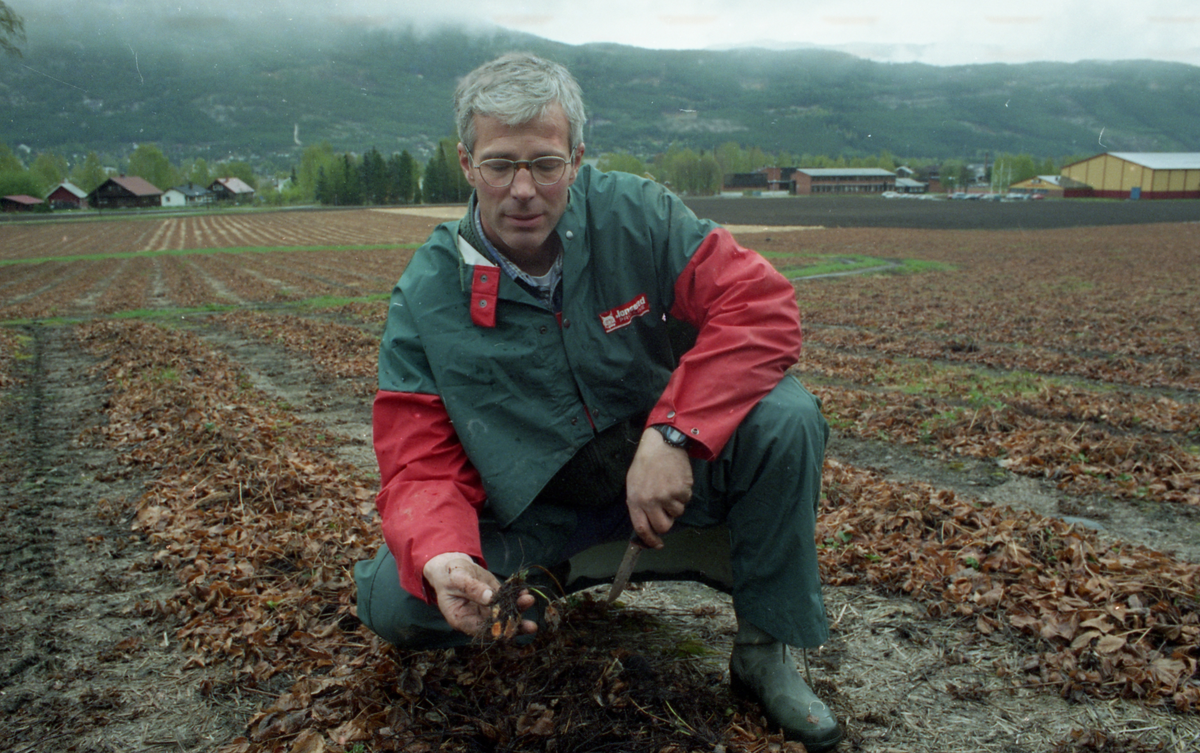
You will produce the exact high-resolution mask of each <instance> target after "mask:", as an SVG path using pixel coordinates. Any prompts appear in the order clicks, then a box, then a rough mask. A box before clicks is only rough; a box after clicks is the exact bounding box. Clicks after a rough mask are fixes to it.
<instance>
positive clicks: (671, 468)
mask: <svg viewBox="0 0 1200 753" xmlns="http://www.w3.org/2000/svg"><path fill="white" fill-rule="evenodd" d="M691 499H692V464H691V461H690V460H689V459H688V454H687V451H686V450H684V449H682V448H679V447H672V446H671V445H669V444H667V443H666V442H664V441H663V438H662V435H661V434H659V433H658V432H657V431H656V430H654V429H646V430H645V431H643V432H642V439H641V441H640V442H638V448H637V452H636V453H635V454H634V456H633V464H632V465H630V466H629V473H627V474H626V475H625V504H626V505H628V506H629V520H630V521H631V522H632V523H633V530H635V531H637V534H638V536H640V537H641V539H642V542H643V543H645V544H646V546H649V547H652V548H654V549H661V548H662V545H663V542H662V539H661V538H659V536H661V535H662V534H665V533H666V532H667V531H669V530H671V526H672V525H674V523H675V518H678V517H679V516H680V515H683V511H684V510H685V509H687V504H688V502H689V501H691Z"/></svg>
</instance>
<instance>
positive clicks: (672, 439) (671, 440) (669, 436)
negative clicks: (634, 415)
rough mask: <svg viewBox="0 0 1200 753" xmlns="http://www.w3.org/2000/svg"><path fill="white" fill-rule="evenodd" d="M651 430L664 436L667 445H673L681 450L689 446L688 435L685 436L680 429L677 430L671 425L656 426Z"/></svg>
mask: <svg viewBox="0 0 1200 753" xmlns="http://www.w3.org/2000/svg"><path fill="white" fill-rule="evenodd" d="M650 428H652V429H654V430H655V431H657V432H658V433H659V434H662V438H663V441H664V442H666V443H667V444H669V445H671V446H672V447H678V448H680V449H687V446H688V436H687V434H684V433H683V432H682V431H680V430H679V429H676V428H675V427H674V426H670V425H669V424H654V425H653V426H652V427H650Z"/></svg>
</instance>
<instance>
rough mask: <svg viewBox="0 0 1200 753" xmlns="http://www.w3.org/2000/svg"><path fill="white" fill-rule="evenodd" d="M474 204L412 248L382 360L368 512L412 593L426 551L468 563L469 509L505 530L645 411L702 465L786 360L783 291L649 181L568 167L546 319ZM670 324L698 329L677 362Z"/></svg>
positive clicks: (791, 351) (727, 238) (795, 341)
mask: <svg viewBox="0 0 1200 753" xmlns="http://www.w3.org/2000/svg"><path fill="white" fill-rule="evenodd" d="M474 207H475V202H474V197H473V198H472V201H471V204H470V206H469V208H468V212H467V215H466V217H464V219H463V220H461V221H459V222H450V223H446V224H443V225H441V226H439V227H438V228H437V229H436V230H435V231H434V232H433V234H432V235H431V236H430V238H429V240H428V241H427V242H426V243H425V245H424V246H422V247H421V248H420V249H418V250H417V252H416V253H415V254H414V256H413V258H412V261H411V262H409V265H408V267H407V268H406V269H405V271H404V274H403V275H402V276H401V278H400V281H399V283H398V284H397V285H396V288H395V290H394V291H393V293H392V298H391V306H390V308H389V314H388V321H387V328H386V330H385V332H384V336H383V342H382V346H381V350H380V360H379V394H378V395H377V396H376V400H375V407H374V419H373V423H374V435H375V450H376V455H377V457H378V459H379V465H380V475H381V484H382V488H381V491H380V494H379V497H378V499H377V505H378V508H379V511H380V515H381V518H382V521H383V533H384V538H385V541H386V542H387V544H388V548H389V549H390V550H391V551H392V553H393V554H394V555H395V556H396V560H397V563H398V566H399V568H400V577H401V584H402V585H403V586H404V587H405V589H406V590H408V591H409V592H410V593H413V594H414V595H417V596H421V597H422V598H425V599H426V600H429V599H430V598H431V592H430V591H429V590H428V589H427V586H426V584H425V583H424V580H423V577H422V575H421V572H422V569H423V568H424V565H425V562H427V561H428V560H429V559H430V558H432V557H433V556H435V555H437V554H440V553H443V552H447V551H458V552H464V553H466V554H470V555H471V556H473V557H475V558H476V559H477V560H479V561H480V562H482V554H481V552H480V551H479V533H478V514H479V512H480V511H481V510H482V509H483V507H484V506H485V505H486V506H487V507H488V508H490V512H491V513H492V514H493V515H494V516H495V517H496V519H497V520H498V521H499V522H500V523H501V525H507V524H509V523H511V522H512V521H513V520H514V519H516V517H517V516H518V515H520V514H521V513H522V512H523V511H524V510H525V509H526V508H527V507H528V505H529V504H530V503H531V502H532V501H533V500H534V498H535V497H536V496H537V495H538V492H539V491H541V489H542V488H543V487H544V486H545V485H546V483H547V482H548V481H549V480H550V479H551V478H552V477H553V476H554V474H555V473H556V472H557V471H558V470H559V469H560V468H561V467H562V466H563V465H564V464H565V463H566V462H567V461H568V460H570V459H571V457H572V456H573V455H574V454H575V453H576V452H578V451H579V450H580V448H582V447H583V446H584V445H585V444H587V443H588V442H589V441H590V440H591V439H592V438H593V437H595V436H596V434H597V433H598V432H600V431H603V430H604V429H606V428H608V427H610V426H612V425H614V424H616V423H619V422H623V421H628V420H630V419H637V420H641V417H644V416H647V415H648V416H649V418H648V419H646V423H647V425H649V424H660V423H662V424H670V425H673V426H675V427H676V428H678V429H680V430H681V431H684V432H685V433H686V434H687V435H688V436H689V437H690V438H691V439H692V440H693V441H692V443H691V447H692V449H691V450H690V451H691V452H692V454H693V455H696V456H698V457H701V458H705V459H712V458H714V457H715V456H716V455H717V454H718V453H719V452H720V451H721V448H722V447H723V446H724V444H725V441H726V440H728V438H729V437H730V436H731V435H732V433H733V431H734V430H735V429H736V428H737V426H738V424H739V423H740V421H741V420H742V418H744V416H745V415H746V413H748V412H749V410H750V409H751V408H752V407H753V406H754V405H755V404H756V403H757V402H758V400H760V399H761V398H762V397H763V396H764V395H765V394H766V393H767V392H769V391H770V390H771V389H772V388H773V387H774V386H775V385H776V384H777V383H778V382H779V380H780V379H781V378H782V376H783V374H784V372H785V371H786V369H787V368H788V367H789V366H790V365H792V364H793V363H795V361H796V359H797V358H798V355H799V349H800V327H799V312H798V310H797V307H796V303H795V292H794V289H793V288H792V286H791V284H790V283H789V282H788V281H787V280H786V279H785V278H784V277H783V276H782V275H780V274H779V273H778V272H777V271H776V270H775V269H774V268H773V267H772V266H771V265H770V264H769V263H767V262H766V261H765V260H764V259H763V258H762V257H761V256H759V255H758V254H756V253H755V252H753V251H750V250H748V249H745V248H742V247H741V246H739V245H738V244H737V243H736V242H735V241H734V240H733V237H732V236H731V235H730V234H729V233H728V232H727V231H725V230H724V229H722V228H720V227H718V226H717V225H716V224H715V223H713V222H711V221H707V220H700V219H697V218H696V216H695V215H694V214H693V213H692V212H691V210H689V209H688V208H687V207H686V206H684V204H683V202H681V201H680V200H679V199H678V197H676V196H675V195H674V194H672V193H670V192H669V191H667V190H666V189H664V188H663V187H662V186H660V185H659V184H657V183H655V182H653V181H648V180H644V179H641V178H638V177H636V176H632V175H627V174H623V173H602V172H599V171H596V170H594V169H592V168H590V167H583V168H582V169H581V170H580V172H579V175H578V177H577V179H576V181H575V183H574V185H573V186H572V187H571V189H570V195H569V201H568V206H567V209H566V211H565V213H564V215H563V217H562V219H561V220H560V221H559V223H558V226H557V227H556V232H557V233H558V236H559V238H560V240H561V242H562V249H563V251H562V253H563V278H562V286H563V288H562V301H563V304H562V312H561V314H558V315H556V314H555V313H553V312H551V311H549V310H547V309H546V308H544V307H543V306H541V305H540V304H539V303H538V302H537V301H536V299H535V298H534V297H533V295H531V294H530V293H529V292H528V291H527V290H525V289H524V288H523V287H521V285H519V284H518V283H517V282H515V281H514V280H512V279H511V278H509V277H508V276H507V275H505V274H504V273H503V272H502V271H501V270H500V269H499V268H498V267H497V266H496V265H495V264H494V263H493V262H492V261H491V259H489V258H488V257H487V256H486V254H485V253H484V252H481V250H480V249H481V248H482V244H481V243H480V242H479V240H478V239H477V238H476V237H475V235H476V234H475V229H474V228H475V225H474V222H473V220H472V218H473V216H474ZM671 317H674V318H677V319H679V320H682V321H683V322H686V323H688V324H690V325H691V326H692V327H694V328H695V330H696V332H697V336H696V342H695V345H694V346H693V347H692V348H691V349H690V350H688V351H687V352H686V353H685V354H683V355H682V357H677V354H676V353H675V352H674V351H673V349H672V342H671V338H670V336H669V328H668V322H669V319H670V318H671ZM483 564H484V565H485V566H486V563H483Z"/></svg>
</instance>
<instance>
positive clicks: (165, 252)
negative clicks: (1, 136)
mask: <svg viewBox="0 0 1200 753" xmlns="http://www.w3.org/2000/svg"><path fill="white" fill-rule="evenodd" d="M420 245H421V244H419V243H363V244H360V245H355V246H235V247H233V248H168V249H162V250H159V251H116V252H113V253H108V254H78V255H74V256H42V257H39V258H36V259H0V267H5V266H10V265H14V264H45V263H46V262H54V261H59V262H73V261H101V260H103V259H135V258H138V257H145V258H152V257H155V256H193V255H204V254H280V253H290V252H294V251H386V250H389V249H393V250H401V249H403V250H407V249H413V248H418V247H420Z"/></svg>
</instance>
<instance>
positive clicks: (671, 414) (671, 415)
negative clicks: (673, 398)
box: [667, 411, 675, 418]
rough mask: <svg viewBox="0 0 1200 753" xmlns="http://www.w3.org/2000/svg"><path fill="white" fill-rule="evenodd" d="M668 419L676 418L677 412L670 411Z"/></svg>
mask: <svg viewBox="0 0 1200 753" xmlns="http://www.w3.org/2000/svg"><path fill="white" fill-rule="evenodd" d="M667 418H675V411H668V412H667Z"/></svg>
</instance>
